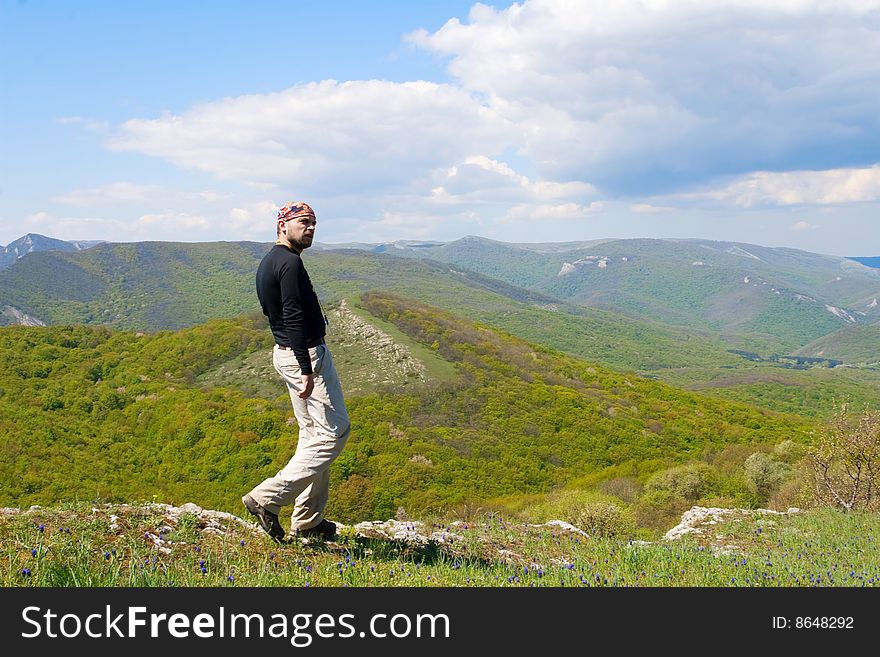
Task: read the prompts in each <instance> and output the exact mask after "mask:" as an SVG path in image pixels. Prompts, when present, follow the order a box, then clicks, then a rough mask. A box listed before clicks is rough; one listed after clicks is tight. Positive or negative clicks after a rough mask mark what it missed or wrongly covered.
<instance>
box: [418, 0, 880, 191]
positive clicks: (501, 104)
mask: <svg viewBox="0 0 880 657" xmlns="http://www.w3.org/2000/svg"><path fill="white" fill-rule="evenodd" d="M878 9H880V2H877V1H876V0H870V1H865V2H842V3H838V2H830V1H826V0H814V1H813V0H798V1H786V2H774V3H766V2H757V1H754V0H726V1H724V0H722V1H719V2H711V3H708V2H702V1H697V0H690V1H688V0H679V1H676V2H668V1H662V0H617V1H616V2H613V3H605V2H603V3H599V2H566V1H564V0H558V1H557V0H527V1H525V2H522V3H520V4H513V5H511V6H510V7H509V8H507V9H503V10H496V9H493V8H491V7H486V6H483V5H476V6H475V7H474V8H473V9H472V10H471V13H470V15H469V18H468V22H467V23H462V22H460V21H458V20H456V19H453V20H450V21H449V22H447V23H446V25H444V26H443V27H442V28H441V29H439V30H438V31H436V32H434V33H428V32H426V31H424V30H422V31H418V32H415V33H413V34H411V35H410V36H409V39H410V41H412V42H413V43H415V44H418V45H420V46H422V47H424V48H427V49H430V50H432V51H434V52H437V53H441V54H443V55H447V56H449V57H450V58H451V62H450V65H449V71H450V73H451V74H452V75H453V76H455V78H456V79H457V80H458V81H459V82H460V83H461V85H462V86H463V88H465V89H467V90H468V91H471V92H473V93H476V94H479V95H480V96H482V97H485V98H486V99H487V104H488V106H489V107H491V108H492V109H494V110H496V111H497V112H498V113H499V114H500V115H502V116H504V117H505V118H507V119H509V120H511V121H513V122H515V123H516V124H517V125H518V126H519V127H520V128H521V130H522V134H523V141H522V143H521V145H520V146H521V148H522V150H523V152H524V153H526V154H527V155H528V156H529V157H530V158H531V160H532V162H533V163H534V164H535V166H536V167H537V168H538V170H539V172H540V173H541V174H542V175H543V176H546V177H549V178H556V177H564V178H567V179H580V180H586V181H590V182H598V183H599V184H600V186H601V187H603V188H604V189H605V191H615V190H616V191H619V192H624V193H633V192H635V193H642V194H644V193H645V191H646V188H650V187H652V186H653V187H654V189H655V191H664V190H666V191H668V190H670V189H673V188H675V187H676V186H679V185H680V184H682V183H692V182H693V180H694V179H695V178H697V179H700V178H702V179H703V180H708V179H711V178H712V177H715V176H719V175H729V174H735V173H741V172H743V171H750V170H751V171H754V170H761V169H773V170H780V169H782V170H784V169H789V168H803V166H804V162H803V160H804V159H809V160H810V167H811V168H837V167H840V166H842V165H848V164H849V165H851V164H858V163H864V161H863V158H864V154H865V152H869V151H871V150H873V151H874V152H875V153H876V152H877V149H878V147H880V111H878V109H880V108H878V101H877V96H876V93H875V88H876V84H875V81H876V79H877V76H878V75H880V39H877V38H876V34H877V27H878V23H880V14H878ZM860 160H862V161H861V162H859V161H860ZM817 165H818V166H817Z"/></svg>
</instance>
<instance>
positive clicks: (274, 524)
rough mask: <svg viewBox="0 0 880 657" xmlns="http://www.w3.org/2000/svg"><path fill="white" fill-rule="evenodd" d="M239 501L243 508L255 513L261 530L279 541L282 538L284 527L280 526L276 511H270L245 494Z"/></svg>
mask: <svg viewBox="0 0 880 657" xmlns="http://www.w3.org/2000/svg"><path fill="white" fill-rule="evenodd" d="M241 501H242V503H243V504H244V508H246V509H247V510H248V511H250V512H251V513H252V514H253V515H255V516H256V517H257V520H259V521H260V527H262V528H263V531H265V532H266V533H267V534H269V536H271V537H272V538H274V539H275V540H276V541H280V540H281V539H282V538H284V528H283V527H282V526H281V523H280V522H278V514H277V513H272V512H271V511H269V510H268V509H266V508H264V507H262V506H260V505H259V504H257V501H256V500H255V499H254V498H253V497H251V496H250V495H245V496H244V497H242V498H241Z"/></svg>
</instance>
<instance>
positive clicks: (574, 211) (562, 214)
mask: <svg viewBox="0 0 880 657" xmlns="http://www.w3.org/2000/svg"><path fill="white" fill-rule="evenodd" d="M603 207H604V204H603V203H602V202H601V201H593V202H592V203H590V204H589V205H587V206H583V205H579V204H577V203H559V204H555V205H550V204H545V205H516V206H514V207H512V208H510V210H508V211H507V213H506V214H505V215H504V217H503V218H501V219H500V220H499V223H522V222H529V221H547V220H559V219H565V220H571V219H583V218H584V217H585V216H587V215H588V214H595V213H597V212H601V211H602V209H603Z"/></svg>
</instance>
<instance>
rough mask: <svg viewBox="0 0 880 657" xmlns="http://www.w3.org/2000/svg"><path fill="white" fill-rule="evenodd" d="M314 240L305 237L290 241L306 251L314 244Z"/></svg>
mask: <svg viewBox="0 0 880 657" xmlns="http://www.w3.org/2000/svg"><path fill="white" fill-rule="evenodd" d="M312 241H313V240H310V239H308V238H306V237H303V238H302V239H299V240H290V243H291V244H293V246H294V247H296V248H297V249H299V250H300V251H304V250H305V249H307V248H309V247H310V246H311V245H312Z"/></svg>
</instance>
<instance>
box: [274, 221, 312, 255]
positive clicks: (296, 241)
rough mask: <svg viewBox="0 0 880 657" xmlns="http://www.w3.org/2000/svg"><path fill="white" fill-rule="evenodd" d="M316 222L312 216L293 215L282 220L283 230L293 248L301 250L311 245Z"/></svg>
mask: <svg viewBox="0 0 880 657" xmlns="http://www.w3.org/2000/svg"><path fill="white" fill-rule="evenodd" d="M317 223H318V222H317V221H316V220H315V218H314V217H311V216H307V217H294V218H293V219H288V220H287V221H285V222H284V228H283V229H282V230H284V231H285V232H286V235H287V239H288V241H289V242H290V243H291V244H292V245H293V247H294V248H296V249H299V250H300V251H302V250H303V249H307V248H309V247H310V246H311V245H312V240H313V239H314V238H315V225H316V224H317Z"/></svg>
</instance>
